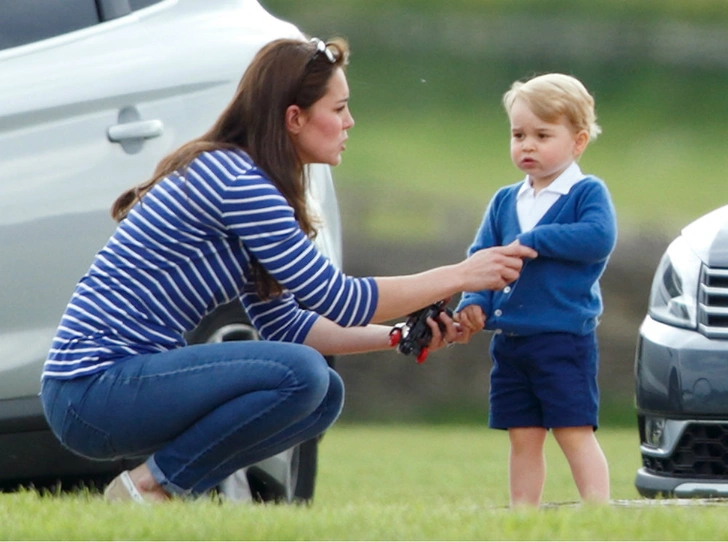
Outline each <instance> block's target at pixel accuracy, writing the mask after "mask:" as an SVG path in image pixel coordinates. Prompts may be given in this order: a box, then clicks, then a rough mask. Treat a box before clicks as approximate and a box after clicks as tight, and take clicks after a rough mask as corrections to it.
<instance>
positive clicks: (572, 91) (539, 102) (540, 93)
mask: <svg viewBox="0 0 728 542" xmlns="http://www.w3.org/2000/svg"><path fill="white" fill-rule="evenodd" d="M516 100H523V101H524V102H525V103H526V105H527V106H528V108H529V109H530V110H531V111H533V114H534V115H536V116H537V117H538V118H540V119H541V120H543V121H545V122H556V121H558V120H559V117H561V116H562V115H563V116H565V117H566V120H567V121H568V122H569V123H570V124H571V125H572V126H573V127H574V129H575V130H576V131H577V132H579V131H581V130H586V131H587V133H588V134H589V140H590V141H593V140H594V139H596V138H597V136H598V135H599V134H600V133H601V132H602V129H601V127H600V126H599V125H598V124H597V116H596V113H595V112H594V98H593V97H592V95H591V94H589V91H587V89H586V87H584V85H583V84H582V83H581V81H579V80H578V79H576V78H575V77H572V76H570V75H564V74H563V73H547V74H544V75H538V76H536V77H534V78H533V79H529V80H528V81H525V82H524V81H516V82H515V83H513V85H511V88H510V90H508V92H506V93H505V94H504V95H503V107H505V109H506V112H507V113H508V114H509V115H510V113H511V108H512V107H513V104H514V102H515V101H516Z"/></svg>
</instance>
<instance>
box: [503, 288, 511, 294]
mask: <svg viewBox="0 0 728 542" xmlns="http://www.w3.org/2000/svg"><path fill="white" fill-rule="evenodd" d="M510 292H511V287H510V286H506V287H505V288H503V293H504V294H509V293H510Z"/></svg>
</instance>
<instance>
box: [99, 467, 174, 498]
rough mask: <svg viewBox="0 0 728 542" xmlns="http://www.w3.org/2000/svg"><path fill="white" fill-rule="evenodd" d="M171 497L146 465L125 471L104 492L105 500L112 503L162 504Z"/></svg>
mask: <svg viewBox="0 0 728 542" xmlns="http://www.w3.org/2000/svg"><path fill="white" fill-rule="evenodd" d="M169 498H170V496H169V494H168V493H167V492H165V491H164V489H162V486H160V485H159V484H158V483H157V481H156V480H155V479H154V477H153V476H152V473H151V472H150V471H149V469H148V468H147V466H146V465H145V464H142V465H139V466H138V467H136V468H135V469H133V470H131V471H126V470H125V471H124V472H122V473H121V474H119V476H117V477H116V478H114V479H113V480H112V481H111V483H110V484H109V485H108V486H107V487H106V489H105V490H104V499H106V500H107V501H111V502H121V501H132V502H136V503H139V504H145V503H150V502H162V501H167V500H169Z"/></svg>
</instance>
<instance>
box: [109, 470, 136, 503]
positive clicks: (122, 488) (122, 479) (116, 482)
mask: <svg viewBox="0 0 728 542" xmlns="http://www.w3.org/2000/svg"><path fill="white" fill-rule="evenodd" d="M104 499H106V500H107V501H110V502H112V501H118V502H121V501H132V502H136V503H139V504H146V503H147V501H145V500H144V497H142V494H141V493H139V490H138V489H137V488H136V486H135V485H134V482H132V480H131V477H130V476H129V471H128V470H125V471H124V472H122V473H121V474H120V475H119V476H117V477H116V478H114V479H113V480H111V483H110V484H109V485H108V486H107V487H106V489H105V490H104Z"/></svg>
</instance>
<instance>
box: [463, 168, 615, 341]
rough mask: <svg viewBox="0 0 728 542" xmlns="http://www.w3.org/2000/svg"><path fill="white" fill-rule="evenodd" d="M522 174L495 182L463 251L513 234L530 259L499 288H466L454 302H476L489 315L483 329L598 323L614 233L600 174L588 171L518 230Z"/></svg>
mask: <svg viewBox="0 0 728 542" xmlns="http://www.w3.org/2000/svg"><path fill="white" fill-rule="evenodd" d="M523 182H524V181H522V182H519V183H516V184H514V185H510V186H506V187H503V188H501V189H500V190H498V192H497V193H496V194H495V196H494V197H493V199H492V200H491V202H490V204H489V205H488V209H487V210H486V212H485V216H484V217H483V223H482V224H481V226H480V229H479V230H478V233H477V234H476V236H475V240H474V241H473V244H472V245H471V246H470V248H469V249H468V255H470V254H473V253H474V252H476V251H478V250H480V249H483V248H488V247H493V246H498V245H507V244H509V243H511V242H513V241H514V240H516V239H518V241H519V242H520V243H521V244H522V245H525V246H528V247H531V248H533V249H534V250H536V251H537V252H538V257H537V258H535V259H534V260H527V261H526V262H525V265H524V267H523V270H522V272H521V276H520V278H519V279H518V280H517V281H516V282H514V283H512V284H510V285H509V286H508V287H506V288H504V289H503V290H499V291H490V290H482V291H479V292H465V293H463V296H462V299H461V300H460V303H459V304H458V307H457V310H460V309H462V308H463V307H465V306H466V305H472V304H474V303H477V304H478V305H480V306H481V308H482V309H483V312H484V313H485V316H486V324H485V329H489V330H499V332H503V333H512V334H517V335H531V334H534V333H545V332H554V331H566V332H570V333H575V334H577V335H583V334H585V333H588V332H590V331H592V330H593V329H594V328H596V326H597V324H598V323H599V316H600V315H601V313H602V308H603V305H602V296H601V291H600V288H599V278H600V277H601V276H602V273H603V272H604V269H605V267H606V265H607V260H608V259H609V256H610V254H611V253H612V251H613V250H614V247H615V244H616V241H617V222H616V213H615V210H614V205H613V204H612V200H611V197H610V195H609V191H608V190H607V187H606V185H605V184H604V182H603V181H602V180H601V179H598V178H596V177H586V178H584V179H583V180H581V181H579V182H578V183H576V184H575V185H574V186H572V188H571V190H570V191H569V193H568V194H564V195H562V196H560V197H559V199H558V200H557V201H556V202H555V203H554V204H553V206H552V207H551V208H550V209H549V210H548V211H547V212H546V214H545V215H544V217H543V218H542V219H541V220H540V221H539V223H538V224H537V225H536V226H535V227H534V228H533V229H532V230H530V231H528V232H526V233H521V229H520V226H519V223H518V215H517V213H516V196H517V194H518V190H519V189H520V187H521V185H522V184H523Z"/></svg>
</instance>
